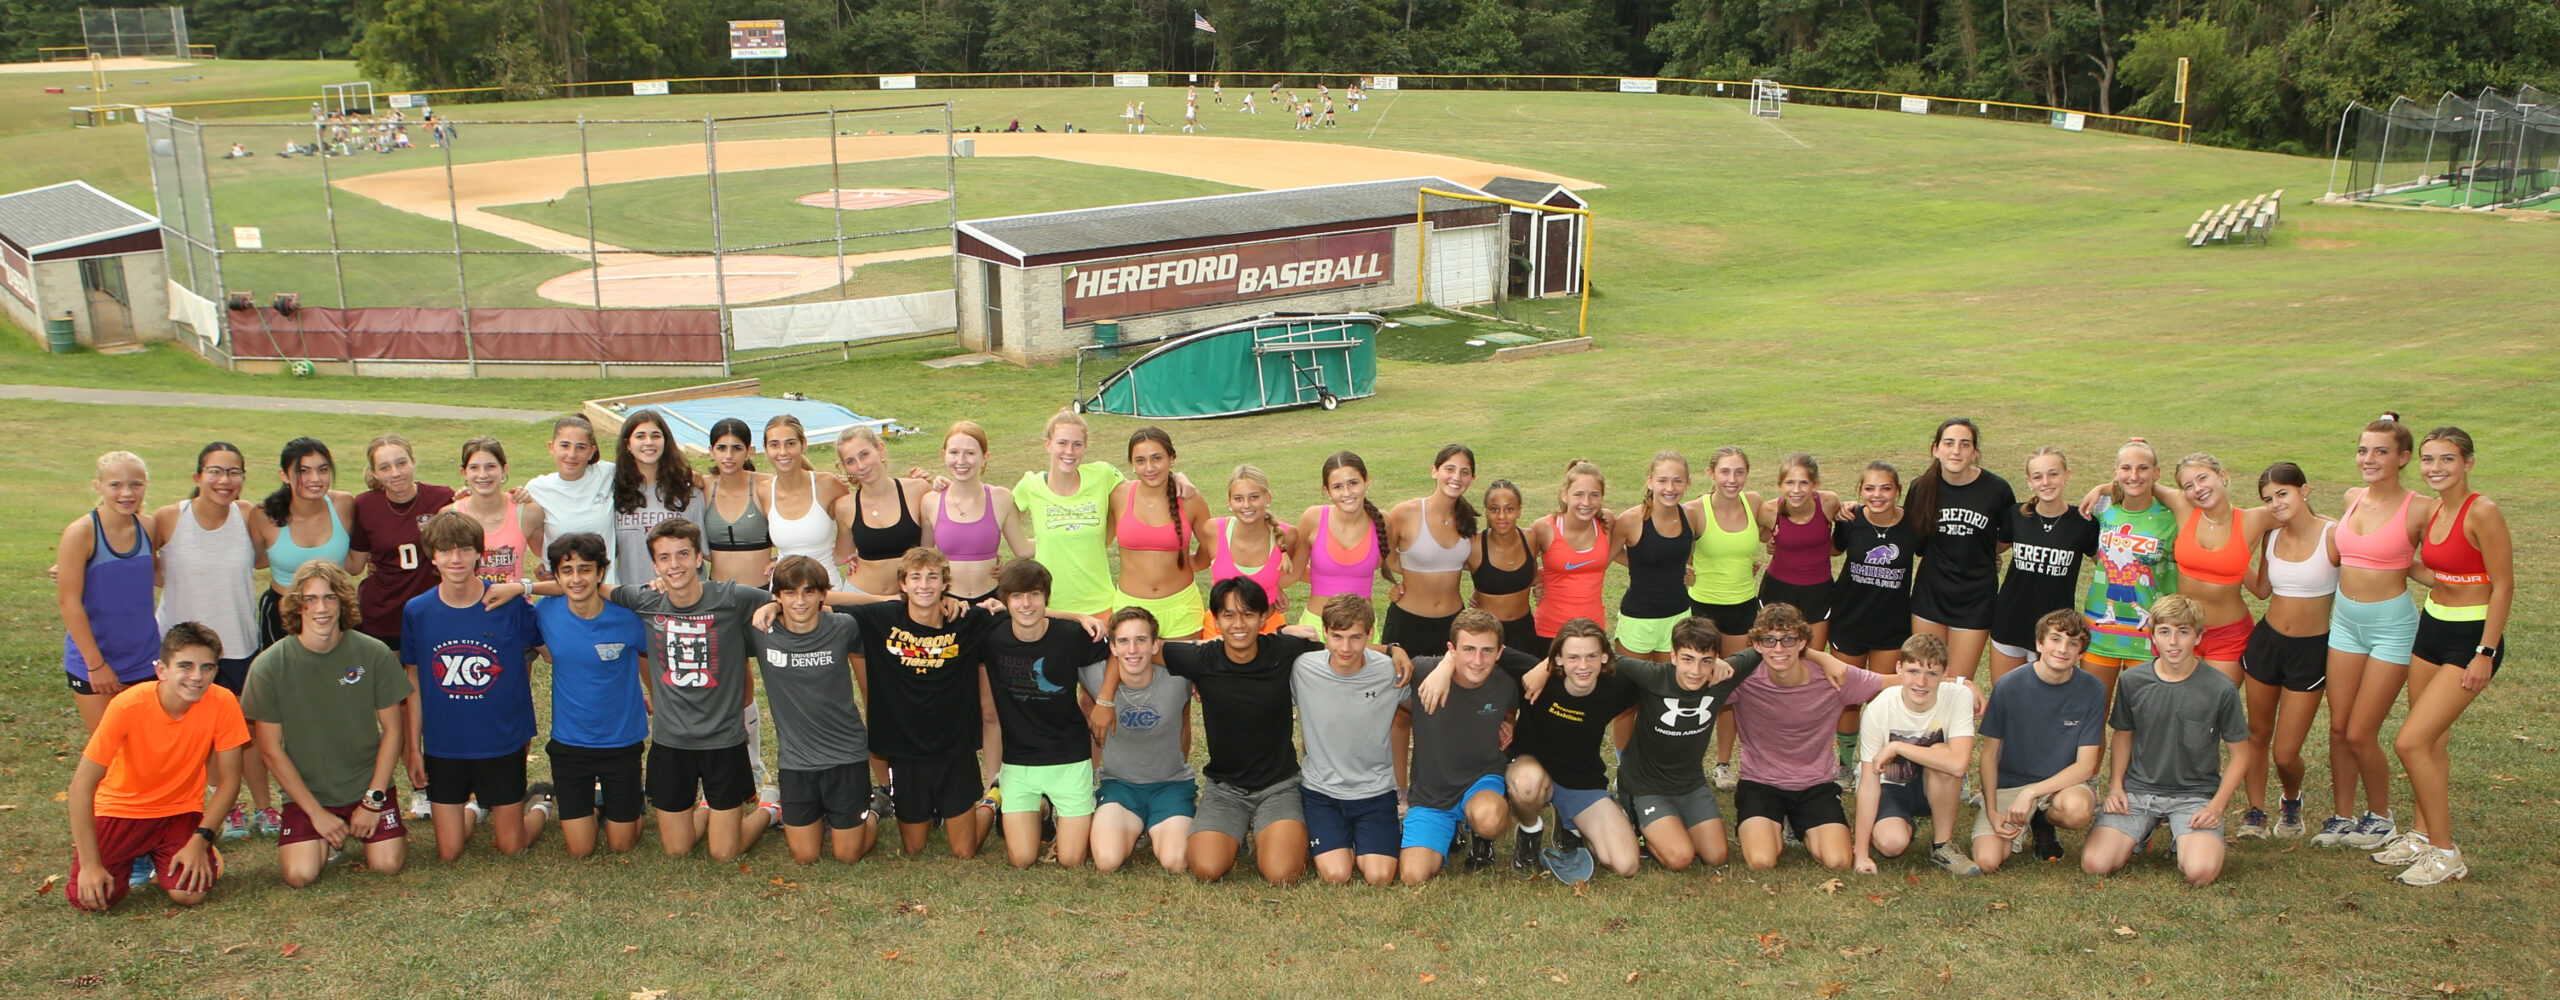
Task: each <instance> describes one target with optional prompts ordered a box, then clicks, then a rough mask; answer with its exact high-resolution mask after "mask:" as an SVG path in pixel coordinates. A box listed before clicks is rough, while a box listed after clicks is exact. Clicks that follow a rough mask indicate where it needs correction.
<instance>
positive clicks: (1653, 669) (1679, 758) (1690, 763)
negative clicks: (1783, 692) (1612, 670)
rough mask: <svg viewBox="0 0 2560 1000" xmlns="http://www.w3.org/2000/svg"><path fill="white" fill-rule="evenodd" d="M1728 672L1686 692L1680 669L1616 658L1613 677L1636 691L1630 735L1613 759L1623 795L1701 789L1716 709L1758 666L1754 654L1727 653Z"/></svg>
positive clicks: (1756, 656) (1683, 791) (1679, 792)
mask: <svg viewBox="0 0 2560 1000" xmlns="http://www.w3.org/2000/svg"><path fill="white" fill-rule="evenodd" d="M1727 662H1730V663H1732V664H1733V676H1731V677H1728V678H1725V679H1724V681H1723V682H1722V683H1717V684H1709V685H1707V686H1706V687H1703V688H1699V689H1698V690H1695V691H1692V690H1689V689H1688V688H1684V687H1681V686H1680V668H1679V667H1676V666H1673V665H1671V664H1668V663H1656V662H1654V661H1652V660H1639V659H1636V658H1634V657H1632V656H1621V657H1619V658H1618V675H1619V676H1621V677H1624V678H1626V679H1627V680H1628V681H1629V682H1631V683H1633V684H1634V685H1635V686H1636V690H1637V691H1639V692H1641V696H1640V697H1639V698H1638V699H1637V700H1636V732H1635V738H1634V739H1631V740H1629V741H1627V756H1626V759H1625V760H1622V761H1619V762H1618V790H1619V791H1621V792H1624V793H1626V794H1628V795H1680V794H1684V793H1687V792H1689V791H1692V790H1695V789H1698V788H1702V787H1705V785H1706V783H1707V748H1708V747H1710V746H1712V745H1714V743H1715V738H1716V709H1719V708H1723V707H1724V706H1725V705H1726V704H1727V703H1729V702H1731V701H1732V700H1733V689H1734V688H1736V687H1738V686H1740V685H1741V684H1742V679H1743V678H1745V677H1749V676H1751V672H1752V671H1754V670H1757V669H1760V654H1759V653H1756V652H1753V651H1751V650H1748V649H1746V650H1743V651H1742V652H1739V653H1736V654H1734V655H1733V656H1732V658H1731V659H1730V660H1728V661H1727Z"/></svg>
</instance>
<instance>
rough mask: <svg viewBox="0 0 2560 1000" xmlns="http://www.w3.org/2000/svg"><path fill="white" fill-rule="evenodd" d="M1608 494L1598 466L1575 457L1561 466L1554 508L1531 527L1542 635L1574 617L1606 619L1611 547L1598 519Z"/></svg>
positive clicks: (1551, 635)
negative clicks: (1604, 594) (1604, 595)
mask: <svg viewBox="0 0 2560 1000" xmlns="http://www.w3.org/2000/svg"><path fill="white" fill-rule="evenodd" d="M1608 495H1609V482H1608V480H1606V479H1604V478H1602V477H1601V475H1600V468H1599V466H1596V465H1593V464H1591V463H1589V462H1586V461H1583V460H1581V459H1578V458H1577V459H1574V460H1573V461H1572V462H1571V463H1568V464H1567V465H1566V466H1565V469H1564V485H1562V486H1559V487H1557V488H1556V512H1555V513H1553V514H1550V515H1548V516H1546V517H1543V518H1540V519H1539V520H1538V523H1537V525H1536V526H1535V527H1532V528H1530V529H1529V545H1530V546H1531V547H1532V548H1535V549H1536V550H1537V551H1538V609H1537V623H1538V637H1539V638H1541V639H1547V640H1553V639H1555V637H1556V630H1557V629H1559V628H1563V627H1564V623H1566V622H1569V621H1572V620H1574V619H1576V618H1588V619H1590V620H1591V621H1592V623H1593V624H1595V625H1597V624H1599V623H1602V622H1606V621H1608V620H1609V619H1608V615H1609V606H1608V605H1607V604H1605V603H1602V602H1601V600H1600V588H1601V585H1602V584H1603V583H1605V582H1607V580H1608V578H1609V564H1610V563H1611V562H1612V561H1613V560H1612V559H1611V555H1612V552H1611V550H1612V549H1613V548H1615V546H1612V545H1610V544H1609V532H1608V530H1607V529H1606V528H1604V527H1603V526H1602V523H1601V519H1602V518H1604V517H1606V516H1607V514H1606V512H1605V511H1604V510H1603V509H1602V508H1601V506H1600V504H1601V502H1602V501H1604V500H1606V499H1607V498H1608ZM1550 644H1551V645H1552V642H1551V643H1550Z"/></svg>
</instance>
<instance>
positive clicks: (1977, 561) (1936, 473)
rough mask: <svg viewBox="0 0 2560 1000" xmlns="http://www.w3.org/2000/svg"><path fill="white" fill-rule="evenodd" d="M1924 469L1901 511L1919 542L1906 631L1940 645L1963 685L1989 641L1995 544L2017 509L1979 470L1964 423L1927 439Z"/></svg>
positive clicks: (1994, 478)
mask: <svg viewBox="0 0 2560 1000" xmlns="http://www.w3.org/2000/svg"><path fill="white" fill-rule="evenodd" d="M1929 456H1930V461H1929V468H1927V469H1926V470H1923V471H1922V472H1921V473H1920V478H1919V480H1918V481H1916V482H1913V483H1912V484H1911V495H1910V496H1909V497H1907V498H1905V499H1904V500H1903V505H1904V506H1905V507H1907V508H1909V509H1910V511H1911V530H1912V531H1914V532H1916V533H1918V534H1919V536H1920V568H1919V570H1918V572H1916V573H1914V574H1913V575H1912V579H1911V631H1912V632H1914V633H1926V634H1928V635H1934V636H1937V637H1938V638H1940V639H1943V640H1945V641H1946V643H1947V673H1948V675H1949V676H1951V677H1959V678H1962V679H1964V680H1972V679H1973V671H1974V668H1975V667H1976V666H1979V665H1980V664H1981V663H1982V650H1983V647H1984V646H1986V645H1989V644H1990V642H1991V606H1992V604H1993V600H1992V598H1993V597H1994V596H1996V595H1997V594H1998V593H1999V592H2000V580H1999V574H2000V546H2002V545H2005V544H2008V542H2009V539H2008V537H2007V536H2008V533H2009V520H2008V517H2007V514H2008V509H2009V508H2011V507H2015V506H2017V505H2018V495H2017V493H2016V492H2014V491H2012V490H2011V489H2010V488H2009V481H2008V480H2006V479H2002V478H2000V476H1999V474H1997V473H1993V472H1989V471H1986V470H1984V469H1983V468H1982V466H1981V465H1980V464H1979V462H1980V460H1981V458H1982V431H1981V429H1980V428H1977V427H1975V426H1974V425H1973V421H1972V420H1970V419H1968V418H1965V417H1956V418H1954V419H1951V420H1947V421H1944V422H1941V423H1940V424H1938V430H1937V432H1936V433H1934V434H1932V435H1930V444H1929Z"/></svg>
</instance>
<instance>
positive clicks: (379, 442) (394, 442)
mask: <svg viewBox="0 0 2560 1000" xmlns="http://www.w3.org/2000/svg"><path fill="white" fill-rule="evenodd" d="M386 447H389V448H398V449H400V452H401V454H404V455H407V456H409V461H410V462H411V463H412V464H414V463H416V462H417V461H418V449H416V448H412V447H409V439H408V438H404V437H401V436H400V435H398V434H385V435H382V436H380V437H377V438H374V439H373V440H371V441H367V442H365V446H364V488H365V489H369V490H378V489H381V488H382V480H381V479H380V478H379V477H376V476H375V475H374V474H373V453H374V452H377V451H381V450H382V449H384V448H386Z"/></svg>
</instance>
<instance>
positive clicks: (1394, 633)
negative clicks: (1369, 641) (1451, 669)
mask: <svg viewBox="0 0 2560 1000" xmlns="http://www.w3.org/2000/svg"><path fill="white" fill-rule="evenodd" d="M1457 620H1458V616H1457V614H1456V613H1454V612H1453V613H1451V614H1448V615H1444V616H1441V617H1438V618H1425V617H1423V616H1421V615H1417V614H1414V613H1413V612H1410V611H1407V610H1405V609H1403V608H1400V607H1397V606H1395V605H1393V604H1389V605H1387V628H1386V631H1385V633H1384V634H1382V635H1380V636H1379V638H1380V639H1381V640H1384V641H1385V642H1386V643H1387V644H1388V645H1391V646H1402V647H1404V653H1405V655H1406V656H1438V655H1440V654H1442V653H1445V652H1447V651H1448V649H1449V626H1451V625H1453V624H1455V623H1456V622H1457Z"/></svg>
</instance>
